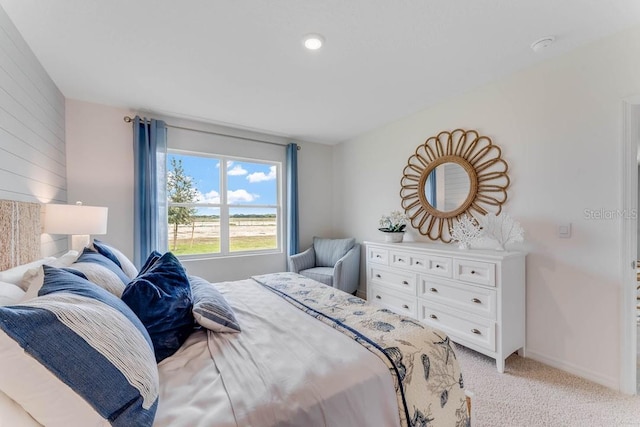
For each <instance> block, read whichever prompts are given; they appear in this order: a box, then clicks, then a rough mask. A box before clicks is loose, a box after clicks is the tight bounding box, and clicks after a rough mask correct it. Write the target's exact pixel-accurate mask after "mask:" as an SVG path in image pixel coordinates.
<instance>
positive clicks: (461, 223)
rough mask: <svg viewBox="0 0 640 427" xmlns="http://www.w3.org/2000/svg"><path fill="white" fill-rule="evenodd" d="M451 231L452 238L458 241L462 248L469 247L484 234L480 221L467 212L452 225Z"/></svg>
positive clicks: (459, 246)
mask: <svg viewBox="0 0 640 427" xmlns="http://www.w3.org/2000/svg"><path fill="white" fill-rule="evenodd" d="M449 233H451V239H452V240H455V241H456V242H458V248H460V249H469V248H470V246H471V243H473V242H475V241H476V240H478V239H479V238H481V237H482V235H483V233H482V229H481V228H480V225H479V224H478V221H476V219H475V218H474V217H472V216H468V215H467V214H464V215H462V216H461V217H460V219H459V220H458V222H457V223H455V224H454V225H453V227H451V230H449Z"/></svg>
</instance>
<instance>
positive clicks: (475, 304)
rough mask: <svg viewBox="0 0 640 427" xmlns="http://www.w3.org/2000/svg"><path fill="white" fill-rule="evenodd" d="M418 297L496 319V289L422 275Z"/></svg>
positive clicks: (419, 279)
mask: <svg viewBox="0 0 640 427" xmlns="http://www.w3.org/2000/svg"><path fill="white" fill-rule="evenodd" d="M418 297H419V298H424V299H426V300H428V301H433V302H437V303H440V304H444V305H448V306H451V307H453V308H457V309H458V310H462V311H465V312H468V313H473V314H477V315H478V316H482V317H485V318H487V319H491V320H495V319H496V311H497V310H496V290H495V289H488V288H483V287H480V286H474V285H465V284H462V283H456V282H452V281H449V280H442V279H436V278H434V277H429V276H426V275H420V276H419V278H418Z"/></svg>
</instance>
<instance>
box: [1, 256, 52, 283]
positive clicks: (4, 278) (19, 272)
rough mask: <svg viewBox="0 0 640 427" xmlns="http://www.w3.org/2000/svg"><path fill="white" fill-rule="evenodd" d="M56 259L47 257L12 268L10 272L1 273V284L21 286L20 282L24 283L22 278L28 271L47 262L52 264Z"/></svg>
mask: <svg viewBox="0 0 640 427" xmlns="http://www.w3.org/2000/svg"><path fill="white" fill-rule="evenodd" d="M54 259H55V257H47V258H42V259H39V260H37V261H33V262H30V263H28V264H22V265H19V266H17V267H13V268H10V269H8V270H4V271H0V282H7V283H13V284H14V285H17V286H20V287H22V286H21V285H20V282H21V281H22V276H24V273H26V272H27V270H29V269H31V268H37V267H40V266H41V265H42V264H44V263H45V262H51V261H53V260H54ZM22 289H23V290H25V291H26V290H27V289H26V288H22Z"/></svg>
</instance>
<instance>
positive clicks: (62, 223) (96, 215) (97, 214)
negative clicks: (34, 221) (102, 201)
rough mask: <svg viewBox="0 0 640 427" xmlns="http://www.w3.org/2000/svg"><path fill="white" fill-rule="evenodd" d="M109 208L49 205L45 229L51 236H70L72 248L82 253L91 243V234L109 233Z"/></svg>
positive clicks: (80, 204) (45, 215)
mask: <svg viewBox="0 0 640 427" xmlns="http://www.w3.org/2000/svg"><path fill="white" fill-rule="evenodd" d="M108 210H109V208H106V207H100V206H84V205H83V204H82V202H76V204H75V205H55V204H47V205H46V206H45V211H44V229H43V231H44V232H45V233H49V234H70V235H71V248H70V249H73V250H76V251H78V252H82V248H84V247H85V246H87V245H88V244H89V242H90V238H91V236H90V235H91V234H106V233H107V213H108Z"/></svg>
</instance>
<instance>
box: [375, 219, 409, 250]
mask: <svg viewBox="0 0 640 427" xmlns="http://www.w3.org/2000/svg"><path fill="white" fill-rule="evenodd" d="M406 226H407V216H406V215H405V214H404V213H402V212H400V211H391V213H390V214H389V215H382V217H381V218H380V228H378V230H380V231H382V232H383V233H384V240H385V242H393V243H400V242H402V238H403V237H404V229H405V227H406Z"/></svg>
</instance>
